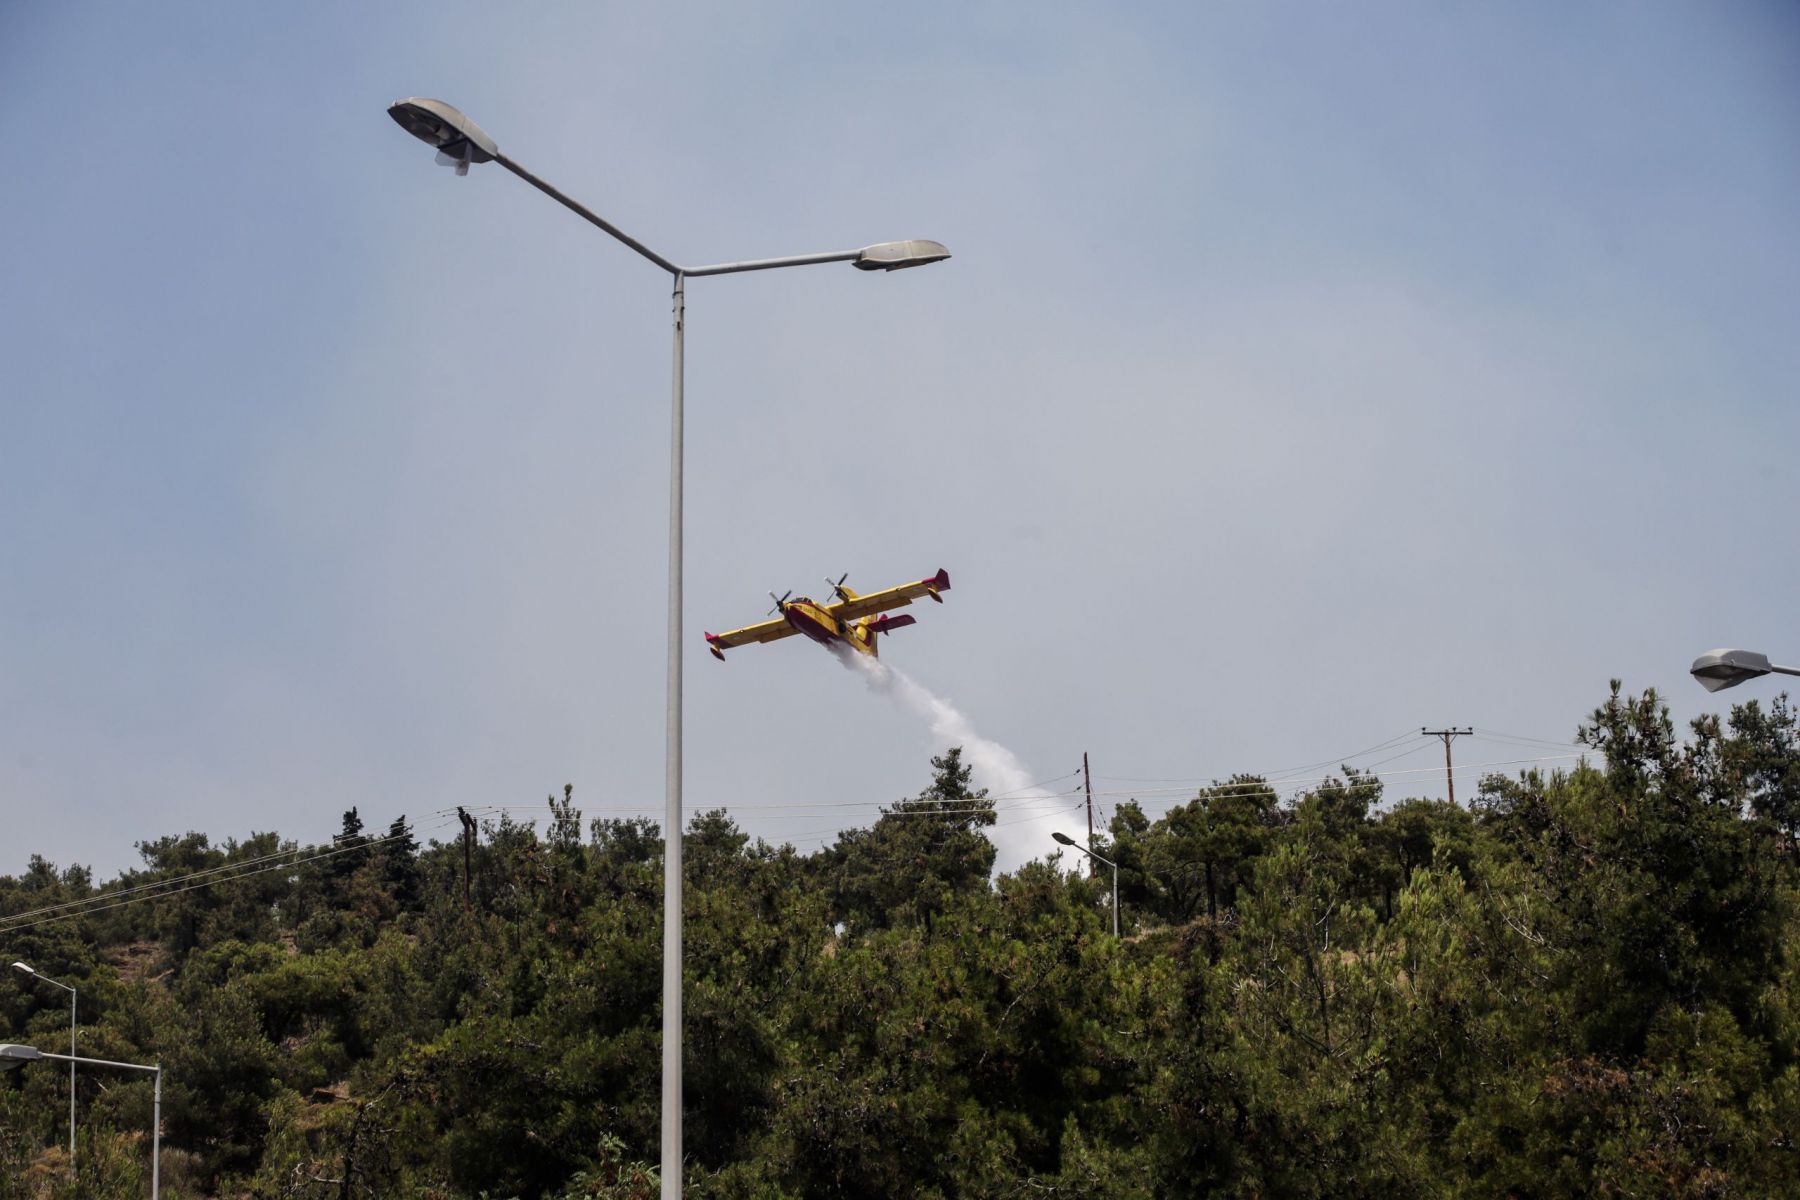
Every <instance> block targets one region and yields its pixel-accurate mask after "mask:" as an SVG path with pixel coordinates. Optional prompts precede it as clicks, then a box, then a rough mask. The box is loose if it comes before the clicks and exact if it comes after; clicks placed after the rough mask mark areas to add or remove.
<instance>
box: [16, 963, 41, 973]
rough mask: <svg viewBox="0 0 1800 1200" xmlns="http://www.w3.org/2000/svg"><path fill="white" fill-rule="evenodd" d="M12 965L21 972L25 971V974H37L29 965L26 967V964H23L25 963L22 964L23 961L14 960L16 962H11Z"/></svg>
mask: <svg viewBox="0 0 1800 1200" xmlns="http://www.w3.org/2000/svg"><path fill="white" fill-rule="evenodd" d="M13 967H14V969H16V970H20V971H23V972H25V973H26V974H27V975H36V974H37V972H36V971H34V970H32V969H31V968H30V967H28V966H26V965H25V964H24V963H22V962H16V963H14V964H13Z"/></svg>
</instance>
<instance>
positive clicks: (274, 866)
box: [0, 821, 448, 933]
mask: <svg viewBox="0 0 1800 1200" xmlns="http://www.w3.org/2000/svg"><path fill="white" fill-rule="evenodd" d="M445 824H448V821H439V822H436V823H434V824H433V825H432V826H431V828H434V829H435V828H441V827H442V826H443V825H445ZM412 833H413V830H408V831H407V832H405V833H398V834H388V835H384V836H382V837H375V838H369V839H367V840H365V841H363V842H360V843H357V844H353V845H338V846H332V847H331V848H329V849H326V850H318V848H317V847H296V848H295V850H293V851H290V852H289V853H288V854H283V855H281V856H280V857H281V858H282V859H284V860H285V861H281V862H267V861H266V860H267V857H269V856H265V857H264V858H263V859H254V860H247V861H249V862H262V863H263V864H264V865H262V866H258V867H255V868H254V869H252V870H241V871H238V872H237V873H235V874H228V875H220V868H218V867H213V868H210V869H208V870H205V871H194V872H192V873H190V874H187V875H175V876H171V877H170V878H168V879H165V880H160V881H158V883H156V884H144V885H140V886H138V887H134V888H129V889H124V891H130V892H138V893H143V892H146V891H147V889H150V888H153V887H160V888H161V889H162V890H160V891H150V892H148V894H139V895H129V896H128V895H125V894H124V891H119V892H106V891H102V892H97V893H95V894H94V895H92V896H88V897H85V898H83V899H81V900H71V901H68V902H66V903H64V904H53V905H49V906H47V907H45V908H40V909H33V910H32V911H31V912H29V913H14V914H12V915H11V916H7V917H0V933H18V932H19V931H21V930H25V929H33V928H35V927H37V926H39V925H49V924H53V923H55V922H57V921H69V920H73V919H75V918H77V917H86V916H91V915H92V914H94V913H99V912H105V911H107V910H108V909H113V908H122V907H124V906H125V905H127V904H138V903H141V902H143V901H146V900H160V899H162V898H163V897H165V896H178V895H180V894H182V893H183V892H192V891H197V890H199V889H200V888H209V887H213V886H215V885H217V884H221V883H233V882H236V881H237V880H239V879H249V878H252V877H254V876H257V875H266V874H268V873H269V872H270V871H284V870H292V869H293V868H295V867H300V866H305V865H306V864H308V863H314V862H318V861H320V860H321V859H326V858H333V857H335V856H337V855H339V854H350V853H353V852H355V851H359V850H368V849H370V848H372V847H375V846H379V845H382V844H383V843H386V842H391V841H395V840H397V839H399V838H403V837H410V836H411V835H412ZM309 850H317V851H318V852H317V853H306V851H309ZM295 854H297V855H299V856H298V857H290V855H295ZM232 865H233V866H239V867H241V866H243V865H245V864H242V863H239V864H232ZM207 876H219V877H218V878H206V877H207ZM176 884H183V885H185V886H180V887H177V886H173V885H176ZM121 897H123V898H121ZM39 914H51V915H47V916H41V915H39ZM29 916H37V917H38V919H37V920H32V921H27V920H25V919H24V918H26V917H29Z"/></svg>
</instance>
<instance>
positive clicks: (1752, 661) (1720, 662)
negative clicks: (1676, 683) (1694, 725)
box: [1688, 650, 1800, 692]
mask: <svg viewBox="0 0 1800 1200" xmlns="http://www.w3.org/2000/svg"><path fill="white" fill-rule="evenodd" d="M1688 673H1689V674H1691V675H1692V676H1693V677H1694V678H1695V679H1698V680H1699V681H1700V686H1701V687H1703V688H1705V689H1706V690H1707V691H1709V692H1722V691H1724V690H1725V689H1726V688H1728V687H1736V686H1737V685H1738V684H1740V683H1742V682H1744V680H1746V679H1755V678H1757V677H1758V676H1761V675H1768V674H1771V673H1773V674H1776V675H1800V667H1778V666H1776V665H1775V664H1774V663H1772V662H1770V661H1769V656H1768V655H1766V654H1758V653H1757V652H1756V651H1754V650H1708V651H1707V652H1706V653H1705V654H1702V655H1701V656H1700V657H1699V658H1696V659H1695V660H1694V665H1693V666H1691V667H1689V668H1688Z"/></svg>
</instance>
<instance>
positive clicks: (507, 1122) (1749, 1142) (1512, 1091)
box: [0, 683, 1800, 1200]
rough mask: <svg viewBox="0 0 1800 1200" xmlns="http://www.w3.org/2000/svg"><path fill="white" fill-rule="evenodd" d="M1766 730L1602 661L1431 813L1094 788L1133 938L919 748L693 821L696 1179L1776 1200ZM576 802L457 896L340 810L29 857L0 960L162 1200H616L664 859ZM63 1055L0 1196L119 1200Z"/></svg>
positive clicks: (1794, 892)
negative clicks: (299, 822)
mask: <svg viewBox="0 0 1800 1200" xmlns="http://www.w3.org/2000/svg"><path fill="white" fill-rule="evenodd" d="M1796 733H1797V730H1796V715H1795V710H1794V709H1793V708H1792V707H1791V706H1790V705H1789V703H1788V701H1787V700H1786V698H1785V697H1784V698H1780V699H1777V700H1775V701H1774V702H1773V703H1770V704H1763V705H1759V704H1758V703H1755V702H1751V703H1746V704H1743V705H1740V706H1737V707H1734V708H1733V709H1732V710H1731V712H1730V714H1729V715H1728V716H1726V717H1723V718H1720V717H1710V716H1709V717H1704V718H1701V719H1699V720H1697V721H1695V722H1694V723H1693V724H1692V726H1691V727H1690V728H1687V729H1683V730H1677V729H1676V728H1675V726H1674V725H1673V723H1672V722H1671V719H1670V717H1669V715H1668V712H1667V710H1666V708H1665V706H1664V705H1663V704H1662V703H1661V702H1660V701H1659V699H1658V698H1657V696H1656V695H1655V693H1654V692H1645V693H1642V694H1633V693H1630V692H1627V691H1624V690H1622V689H1621V687H1620V686H1619V685H1618V684H1617V683H1615V684H1614V685H1613V687H1612V689H1611V693H1610V695H1608V696H1607V697H1606V698H1605V699H1604V701H1603V702H1602V703H1601V704H1600V705H1599V707H1598V708H1596V709H1595V710H1594V711H1593V713H1592V714H1591V715H1590V716H1589V717H1588V718H1587V719H1586V720H1585V721H1584V722H1582V723H1581V724H1580V726H1579V740H1580V742H1581V743H1582V745H1583V746H1585V747H1586V748H1587V754H1586V757H1585V758H1584V759H1583V760H1582V761H1581V762H1580V763H1579V764H1578V765H1575V766H1573V767H1569V768H1567V769H1564V770H1558V771H1555V772H1540V771H1527V772H1526V773H1523V774H1519V775H1514V776H1494V777H1490V778H1488V779H1486V780H1484V781H1483V782H1482V783H1481V785H1480V787H1479V789H1478V791H1477V793H1476V794H1475V795H1474V796H1472V797H1468V796H1463V797H1461V798H1462V799H1463V800H1464V801H1465V803H1464V804H1462V805H1460V806H1458V805H1452V804H1449V803H1446V802H1442V801H1437V800H1432V799H1417V798H1413V799H1408V798H1403V797H1397V796H1390V795H1387V794H1384V790H1383V786H1382V782H1381V780H1380V779H1379V778H1378V777H1376V776H1374V775H1370V774H1365V773H1361V772H1358V771H1356V770H1352V769H1348V768H1344V769H1340V770H1338V771H1336V772H1334V773H1333V774H1332V775H1331V776H1330V777H1329V778H1326V779H1325V780H1324V781H1323V782H1320V783H1318V784H1317V785H1316V786H1312V787H1310V788H1308V789H1306V790H1304V791H1299V792H1293V791H1282V790H1279V789H1278V787H1277V786H1276V785H1275V784H1274V783H1272V782H1270V781H1267V780H1265V779H1262V778H1258V777H1256V776H1251V775H1239V776H1233V777H1231V778H1228V779H1222V780H1220V781H1218V782H1216V783H1215V784H1213V785H1211V786H1208V787H1206V788H1204V789H1202V790H1200V791H1199V792H1198V793H1197V794H1195V795H1193V796H1192V798H1191V799H1187V800H1185V801H1184V802H1182V803H1178V804H1174V805H1173V806H1170V807H1167V808H1166V809H1164V808H1162V807H1161V806H1160V805H1159V806H1156V807H1157V811H1155V812H1154V813H1152V812H1149V811H1146V809H1145V808H1144V807H1142V806H1140V805H1139V804H1136V803H1120V804H1119V805H1118V806H1117V809H1116V812H1115V813H1114V814H1113V815H1112V817H1111V820H1110V826H1109V828H1107V829H1106V830H1105V831H1104V835H1103V836H1098V837H1097V838H1096V843H1095V848H1096V849H1097V850H1098V851H1099V852H1100V853H1101V854H1103V855H1105V856H1107V857H1108V858H1114V859H1116V860H1117V862H1118V863H1119V867H1120V872H1119V878H1120V892H1121V897H1122V912H1123V929H1122V934H1123V936H1120V937H1115V936H1114V935H1113V933H1112V916H1111V912H1110V908H1109V904H1110V900H1111V880H1110V878H1108V877H1107V876H1104V875H1103V876H1101V877H1099V878H1093V877H1090V874H1089V871H1088V869H1087V866H1086V863H1085V862H1083V861H1079V856H1077V857H1076V859H1075V860H1071V859H1062V860H1058V859H1056V858H1055V857H1053V856H1052V857H1048V858H1046V859H1045V860H1042V861H1038V862H1033V863H1031V864H1029V865H1027V866H1025V867H1023V868H1021V869H1020V870H1018V871H1016V872H1013V873H1008V874H999V875H996V874H995V873H994V871H993V864H994V850H993V847H992V845H991V843H990V842H989V841H988V839H987V837H986V836H984V830H985V829H987V828H988V827H990V826H992V825H993V824H994V823H995V821H996V820H997V819H999V817H1000V815H1002V814H1003V811H1004V808H1003V806H1001V807H1000V808H998V809H997V806H996V804H995V803H994V802H993V801H992V800H990V799H989V798H988V797H987V796H986V795H985V794H984V793H983V792H982V791H980V790H977V789H975V788H974V787H973V784H972V781H971V773H970V770H969V768H968V766H967V765H966V763H965V762H964V761H963V758H962V756H961V754H960V752H959V751H958V750H957V749H956V748H953V747H952V748H947V749H946V750H945V751H944V753H943V754H941V755H940V756H938V757H935V758H933V759H932V760H931V763H930V767H929V771H926V770H925V769H923V768H922V769H921V772H920V775H921V780H922V783H923V786H922V787H921V789H920V790H919V792H918V793H917V795H915V796H913V797H911V798H908V799H904V800H899V801H897V802H896V803H894V804H893V805H891V806H890V807H887V808H885V809H883V810H882V812H881V814H880V816H879V818H878V819H877V820H875V821H874V822H873V824H871V825H869V826H868V827H866V828H857V829H852V830H847V831H845V832H843V833H841V834H840V835H838V836H837V838H836V839H835V841H834V842H832V843H830V844H828V845H826V846H824V847H823V848H822V849H819V850H818V851H816V852H810V853H803V852H800V851H798V850H796V849H795V848H793V847H792V846H787V845H782V846H772V845H768V844H766V843H764V842H762V841H760V840H753V839H752V838H750V837H749V836H747V835H746V833H745V832H744V831H743V830H741V829H740V828H739V827H738V826H737V825H736V824H735V823H734V822H733V820H732V819H731V817H730V816H729V815H728V814H727V813H724V812H707V813H701V814H699V815H697V816H695V817H694V818H693V820H692V822H691V824H690V825H689V827H688V828H687V829H686V830H685V831H684V833H683V837H684V838H685V842H684V849H685V856H686V889H687V890H686V897H687V918H686V984H685V996H686V1002H685V1003H686V1021H685V1030H686V1042H685V1063H686V1067H685V1071H686V1076H685V1080H686V1082H685V1088H686V1091H685V1123H686V1137H685V1147H686V1154H687V1159H686V1168H685V1187H686V1192H687V1194H688V1195H690V1196H694V1197H705V1198H720V1200H723V1198H727V1197H730V1198H741V1200H751V1198H761V1200H780V1198H790V1197H791V1198H799V1197H858V1198H863V1197H877V1198H880V1197H895V1198H899V1197H907V1198H914V1197H925V1198H938V1200H951V1198H967V1200H974V1198H977V1197H981V1198H988V1197H994V1198H998V1197H1119V1198H1121V1200H1127V1198H1132V1200H1135V1198H1142V1200H1149V1198H1151V1197H1237V1198H1244V1200H1249V1198H1255V1197H1352V1198H1354V1197H1370V1198H1374V1197H1380V1198H1383V1200H1391V1198H1396V1197H1400V1198H1404V1197H1491V1198H1495V1200H1498V1198H1502V1197H1564V1196H1567V1197H1574V1196H1608V1197H1628V1196H1629V1197H1737V1196H1742V1197H1800V1141H1797V1139H1800V904H1797V900H1800V853H1797V850H1800V742H1797V741H1796ZM796 787H798V788H800V789H801V790H804V784H803V783H801V782H796ZM1459 794H1460V793H1459ZM579 802H580V795H579V793H578V792H577V791H575V790H574V789H564V790H563V791H562V793H561V794H560V795H556V796H552V797H551V798H550V800H549V804H548V807H547V808H545V809H543V810H541V811H542V812H543V814H544V816H543V817H542V818H541V819H539V820H535V821H529V822H527V821H521V820H518V819H515V818H514V817H513V816H510V815H501V816H498V817H497V818H494V819H491V820H484V821H482V822H480V825H479V829H478V831H477V833H476V835H475V837H474V839H473V846H472V848H471V850H470V851H469V854H468V857H467V864H466V866H467V870H466V875H465V854H464V845H463V839H462V838H461V837H460V836H459V835H457V834H456V832H455V831H454V830H452V831H451V832H450V833H448V834H447V835H446V840H444V841H442V842H438V841H427V842H426V844H421V843H420V839H419V838H418V837H417V836H415V833H414V828H413V826H412V825H411V824H409V823H408V820H407V818H406V817H404V816H400V815H397V814H395V813H387V812H384V813H366V812H360V811H358V810H357V809H351V810H350V811H349V812H346V813H345V814H344V817H343V827H342V832H341V833H340V834H339V835H338V836H337V837H336V838H335V839H334V840H333V841H332V842H331V843H329V844H327V845H322V846H303V845H298V844H295V843H294V842H292V841H288V840H284V839H283V838H282V837H281V836H280V835H279V834H278V833H276V832H267V833H256V834H252V835H250V836H248V837H246V838H244V839H243V840H235V839H228V840H224V841H222V842H215V841H214V839H213V838H212V837H209V836H208V835H207V834H204V833H198V832H188V833H182V834H172V835H170V836H166V837H162V838H159V839H157V840H155V841H147V842H143V843H140V844H139V845H138V847H137V849H138V851H139V853H140V856H141V860H142V865H141V866H140V867H137V868H135V869H132V870H126V871H123V872H122V873H120V874H119V875H118V877H117V878H114V879H111V880H108V881H105V882H97V881H96V880H95V879H94V878H93V877H92V873H91V872H90V871H88V870H86V869H84V868H82V867H79V866H68V867H64V868H58V867H57V866H56V865H54V864H52V863H50V862H46V861H44V860H43V859H42V858H39V857H34V858H32V859H31V860H30V863H29V866H28V867H27V868H26V869H25V870H24V872H23V873H22V874H20V875H18V876H8V877H4V878H0V959H4V961H6V962H9V963H10V962H12V961H14V960H20V961H24V962H27V963H29V964H31V965H32V966H33V967H35V968H36V969H37V970H38V971H40V972H41V973H42V974H43V975H44V976H47V977H49V978H52V979H57V980H62V981H65V982H68V983H70V984H73V985H75V986H76V987H78V989H79V993H80V1012H79V1022H78V1031H77V1045H78V1047H79V1052H80V1053H81V1054H82V1055H85V1056H90V1057H95V1058H101V1059H108V1060H116V1061H122V1062H135V1063H150V1062H160V1063H161V1064H162V1066H163V1068H164V1075H163V1151H164V1152H163V1160H162V1161H163V1170H162V1187H163V1194H164V1195H165V1196H167V1197H182V1198H199V1197H256V1198H259V1200H276V1198H295V1200H299V1198H305V1200H361V1198H366V1197H383V1198H388V1197H404V1198H415V1200H427V1198H430V1200H452V1198H470V1200H473V1198H476V1197H488V1198H491V1200H503V1198H509V1197H514V1198H520V1200H525V1198H533V1200H536V1198H547V1200H573V1198H575V1197H612V1198H627V1197H629V1198H634V1200H635V1198H642V1197H652V1196H654V1195H656V1191H657V1179H656V1170H655V1164H656V1162H657V1158H658V1150H657V1146H658V1102H659V1101H658V1097H659V1080H658V1071H659V1046H660V1040H661V1039H660V1019H661V1018H660V999H659V995H660V984H661V933H662V909H661V891H662V889H661V859H662V835H661V831H660V830H659V828H658V827H657V825H656V824H655V823H654V822H651V821H648V820H643V819H586V818H584V815H583V813H582V812H581V810H580V806H579ZM336 807H337V806H335V805H334V806H333V811H335V810H336ZM44 819H48V818H44ZM384 822H386V823H384ZM30 828H31V826H30V824H29V823H24V822H15V824H14V829H15V832H19V831H23V832H24V833H25V834H26V835H27V836H29V830H30ZM465 883H466V886H467V892H466V899H465ZM0 1041H5V1042H17V1043H29V1044H31V1045H34V1046H37V1047H39V1048H40V1049H42V1050H46V1051H60V1052H66V1051H67V1049H68V1045H69V1009H68V998H67V996H66V995H65V994H64V993H62V992H60V991H58V990H56V989H55V988H53V987H50V986H46V985H44V984H43V983H42V981H39V980H34V979H32V978H30V977H29V976H26V975H25V974H24V973H23V972H19V971H11V970H9V971H8V972H7V978H6V979H5V980H3V981H0ZM61 1067H62V1064H56V1063H50V1062H40V1063H28V1064H24V1065H23V1066H22V1067H20V1068H19V1069H17V1070H13V1071H10V1072H7V1073H5V1074H0V1200H66V1198H71V1197H81V1198H82V1200H114V1198H123V1197H140V1196H145V1195H148V1194H149V1187H148V1176H149V1170H148V1158H149V1145H148V1133H147V1131H148V1129H149V1126H150V1119H151V1084H150V1082H149V1080H148V1078H145V1077H138V1076H136V1075H133V1074H130V1073H123V1072H111V1073H109V1072H106V1071H103V1070H100V1069H83V1070H82V1071H81V1072H80V1073H79V1074H78V1089H77V1091H78V1095H77V1101H78V1108H79V1113H78V1116H79V1134H78V1143H77V1149H76V1159H75V1173H74V1175H73V1176H71V1174H70V1170H69V1161H68V1151H67V1146H66V1141H67V1136H68V1074H67V1071H66V1069H59V1068H61Z"/></svg>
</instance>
